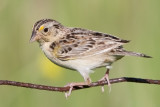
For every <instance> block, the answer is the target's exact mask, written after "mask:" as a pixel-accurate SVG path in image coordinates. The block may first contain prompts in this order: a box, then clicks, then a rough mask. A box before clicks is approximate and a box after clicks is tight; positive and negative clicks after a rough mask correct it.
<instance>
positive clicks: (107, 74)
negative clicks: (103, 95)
mask: <svg viewBox="0 0 160 107" xmlns="http://www.w3.org/2000/svg"><path fill="white" fill-rule="evenodd" d="M99 81H107V82H108V87H109V93H110V92H111V83H110V81H109V70H107V72H106V74H105V75H104V77H103V78H101V79H100V80H99ZM102 92H104V86H102Z"/></svg>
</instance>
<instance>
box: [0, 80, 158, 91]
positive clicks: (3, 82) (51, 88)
mask: <svg viewBox="0 0 160 107" xmlns="http://www.w3.org/2000/svg"><path fill="white" fill-rule="evenodd" d="M120 82H134V83H146V84H157V85H160V80H152V79H141V78H132V77H121V78H114V79H110V83H111V84H114V83H120ZM106 84H107V81H98V82H92V83H91V84H90V85H82V86H75V87H73V90H79V89H85V88H91V87H96V86H103V85H106ZM0 85H11V86H17V87H25V88H32V89H39V90H47V91H58V92H66V91H68V90H69V88H70V87H55V86H46V85H38V84H32V83H24V82H16V81H9V80H0Z"/></svg>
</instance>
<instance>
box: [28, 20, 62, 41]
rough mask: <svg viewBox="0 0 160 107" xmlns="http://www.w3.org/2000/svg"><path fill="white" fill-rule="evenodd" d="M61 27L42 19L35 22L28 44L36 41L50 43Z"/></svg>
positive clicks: (55, 22)
mask: <svg viewBox="0 0 160 107" xmlns="http://www.w3.org/2000/svg"><path fill="white" fill-rule="evenodd" d="M62 28H63V25H61V24H60V23H59V22H57V21H55V20H52V19H42V20H39V21H37V22H36V23H35V24H34V26H33V30H32V35H31V38H30V42H34V41H38V42H40V43H42V42H50V41H53V39H54V38H56V35H57V33H58V30H60V29H62Z"/></svg>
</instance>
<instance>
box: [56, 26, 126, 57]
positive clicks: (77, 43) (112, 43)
mask: <svg viewBox="0 0 160 107" xmlns="http://www.w3.org/2000/svg"><path fill="white" fill-rule="evenodd" d="M128 42H129V41H128V40H122V39H120V38H118V37H115V36H112V35H109V34H104V33H99V32H94V31H89V30H85V29H80V28H74V29H71V33H69V34H67V35H65V37H63V38H61V39H60V41H59V43H58V44H59V46H58V47H59V48H58V49H57V50H56V57H57V58H58V59H60V60H73V59H78V58H85V57H88V56H94V55H97V54H101V53H107V52H110V51H111V50H112V49H114V48H117V47H119V46H122V45H123V44H124V43H128Z"/></svg>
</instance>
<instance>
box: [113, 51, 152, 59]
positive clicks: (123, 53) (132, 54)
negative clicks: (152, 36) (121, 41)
mask: <svg viewBox="0 0 160 107" xmlns="http://www.w3.org/2000/svg"><path fill="white" fill-rule="evenodd" d="M115 54H116V55H122V56H138V57H144V58H152V57H151V56H148V55H146V54H143V53H137V52H132V51H126V50H123V51H121V52H115Z"/></svg>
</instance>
